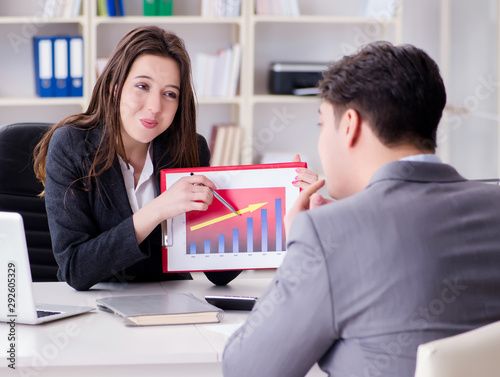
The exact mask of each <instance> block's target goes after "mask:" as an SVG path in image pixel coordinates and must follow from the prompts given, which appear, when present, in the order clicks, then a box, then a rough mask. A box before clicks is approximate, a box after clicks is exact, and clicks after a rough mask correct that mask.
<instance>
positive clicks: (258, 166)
mask: <svg viewBox="0 0 500 377" xmlns="http://www.w3.org/2000/svg"><path fill="white" fill-rule="evenodd" d="M280 168H307V162H280V163H274V164H254V165H228V166H204V167H196V168H177V169H163V170H161V182H160V184H161V192H162V193H163V192H164V191H166V190H167V181H166V179H165V172H175V173H191V172H193V173H195V172H207V171H229V170H251V169H280ZM161 254H162V255H161V259H162V267H163V273H170V272H179V273H181V272H193V271H169V270H168V249H167V248H166V247H164V246H162V252H161ZM261 269H262V270H265V268H261ZM255 270H259V268H255ZM209 271H210V270H209ZM211 271H232V270H211Z"/></svg>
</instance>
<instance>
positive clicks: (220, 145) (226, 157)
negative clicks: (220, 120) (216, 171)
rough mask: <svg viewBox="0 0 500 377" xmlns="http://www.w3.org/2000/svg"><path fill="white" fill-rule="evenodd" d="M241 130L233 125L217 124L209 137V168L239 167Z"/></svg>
mask: <svg viewBox="0 0 500 377" xmlns="http://www.w3.org/2000/svg"><path fill="white" fill-rule="evenodd" d="M242 136H243V128H241V127H239V126H237V125H235V124H219V125H215V126H213V128H212V135H211V137H210V145H209V147H210V153H211V156H212V157H211V158H210V166H227V165H239V164H240V162H241V143H242Z"/></svg>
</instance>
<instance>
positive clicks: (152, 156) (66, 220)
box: [35, 26, 239, 290]
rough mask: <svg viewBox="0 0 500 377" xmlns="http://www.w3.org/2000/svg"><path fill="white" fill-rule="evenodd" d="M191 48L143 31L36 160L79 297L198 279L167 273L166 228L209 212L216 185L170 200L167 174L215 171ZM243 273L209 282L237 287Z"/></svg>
mask: <svg viewBox="0 0 500 377" xmlns="http://www.w3.org/2000/svg"><path fill="white" fill-rule="evenodd" d="M191 83H192V80H191V67H190V59H189V56H188V54H187V51H186V49H185V46H184V43H183V41H182V40H181V39H180V38H179V37H177V36H176V35H175V34H172V33H169V32H166V31H164V30H162V29H160V28H158V27H154V26H146V27H138V28H136V29H134V30H132V31H130V32H129V33H128V34H127V35H125V36H124V37H123V38H122V40H121V41H120V42H119V43H118V45H117V47H116V49H115V51H114V52H113V54H112V56H111V58H110V60H109V62H108V64H107V66H106V68H105V69H104V71H103V72H102V74H101V76H100V77H99V79H98V80H97V83H96V86H95V88H94V91H93V93H92V97H91V100H90V104H89V107H88V109H87V111H86V112H84V113H81V114H76V115H71V116H69V117H67V118H65V119H63V120H61V121H60V122H59V123H57V124H56V125H55V126H54V127H53V128H51V130H50V131H49V132H48V133H47V134H46V135H45V137H44V138H43V139H42V140H41V142H40V143H39V144H38V146H37V148H36V150H35V171H36V173H37V176H38V178H39V179H40V180H41V181H42V182H43V183H44V185H45V191H44V195H45V201H46V208H47V215H48V220H49V227H50V232H51V237H52V244H53V250H54V254H55V258H56V260H57V263H58V265H59V270H58V277H59V279H60V280H63V281H66V282H67V283H68V284H69V285H71V286H72V287H74V288H75V289H77V290H86V289H89V288H90V287H92V286H93V285H94V284H96V283H98V282H102V281H121V282H131V281H157V280H170V279H189V278H190V275H189V274H177V273H163V270H162V258H161V230H160V224H161V222H162V221H163V220H165V219H168V218H172V217H174V216H177V215H179V214H181V213H184V212H188V211H193V210H197V211H203V210H206V209H207V207H208V206H209V205H210V203H211V202H212V193H211V191H210V188H213V187H214V186H213V183H212V182H211V181H210V180H209V179H207V178H206V177H204V176H201V175H196V176H191V177H186V178H184V179H181V180H180V181H179V182H177V183H176V184H175V185H172V187H170V188H169V189H168V190H167V191H165V192H164V193H161V194H160V182H159V179H160V178H159V177H160V175H159V173H160V170H161V169H164V168H177V167H195V166H207V165H208V164H209V158H210V153H209V150H208V146H207V143H206V141H205V139H204V138H203V137H202V136H201V135H198V134H197V133H196V110H195V101H194V94H193V90H192V84H191ZM238 273H239V271H226V272H206V275H207V277H208V278H209V279H210V280H211V281H212V282H213V283H214V284H227V283H228V282H229V281H231V280H232V279H234V278H235V277H236V276H237V275H238Z"/></svg>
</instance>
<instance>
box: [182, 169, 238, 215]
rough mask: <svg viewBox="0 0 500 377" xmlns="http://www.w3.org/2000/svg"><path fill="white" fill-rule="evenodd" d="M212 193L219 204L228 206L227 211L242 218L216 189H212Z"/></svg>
mask: <svg viewBox="0 0 500 377" xmlns="http://www.w3.org/2000/svg"><path fill="white" fill-rule="evenodd" d="M190 175H194V173H191V174H190ZM201 185H202V186H204V185H203V184H201ZM210 191H212V194H213V195H214V196H215V197H216V198H217V200H218V201H219V202H221V203H222V204H224V205H225V206H226V208H227V209H229V210H230V211H231V212H233V213H234V214H235V215H237V216H241V214H240V213H238V211H236V210H235V209H234V208H233V206H232V205H231V204H229V203H228V202H226V200H225V199H224V198H223V197H222V196H220V195H219V193H217V192H216V191H215V190H214V189H212V188H211V189H210Z"/></svg>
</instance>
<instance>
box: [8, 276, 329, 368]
mask: <svg viewBox="0 0 500 377" xmlns="http://www.w3.org/2000/svg"><path fill="white" fill-rule="evenodd" d="M271 276H272V272H270V271H245V272H243V273H242V274H241V275H240V276H239V277H237V278H236V279H235V280H233V281H232V282H231V283H230V284H229V285H228V286H224V287H217V286H214V285H212V283H210V282H209V281H208V279H207V278H206V277H205V276H204V275H203V274H201V273H195V274H193V278H194V280H185V281H170V282H162V283H147V284H125V285H123V284H114V283H101V284H98V285H96V286H95V287H94V288H93V289H91V290H89V291H86V292H77V291H75V290H73V289H72V288H71V287H69V286H68V285H67V284H66V283H34V290H35V297H36V299H37V302H44V303H52V304H57V303H58V304H62V303H64V304H68V305H84V306H94V307H95V300H96V299H97V298H100V297H109V296H114V295H137V294H156V293H165V292H184V293H193V294H194V295H196V296H197V297H199V298H204V297H205V295H206V294H228V295H248V296H260V295H261V294H262V293H263V292H264V290H265V289H266V287H267V285H268V284H269V281H270V278H271ZM246 316H247V312H244V311H241V312H239V311H226V314H225V317H224V319H223V320H222V321H221V323H218V324H204V325H174V326H152V327H127V326H125V325H124V323H123V320H122V319H121V318H120V317H117V316H114V315H112V314H110V313H106V312H102V311H99V310H95V311H92V312H90V313H86V314H83V315H79V316H76V317H72V318H66V319H62V320H58V321H54V322H49V323H46V324H43V325H37V326H31V325H20V324H17V325H16V338H17V344H16V352H17V356H16V371H13V370H11V369H9V368H8V367H7V365H8V363H9V362H8V360H7V357H8V356H7V353H6V350H7V349H8V347H7V343H8V341H7V334H8V325H7V324H5V323H2V324H0V345H1V349H2V350H3V352H2V357H1V359H0V375H2V376H4V375H5V376H17V375H21V376H37V377H38V376H39V377H43V376H50V377H59V376H61V377H63V376H64V377H78V376H86V377H87V376H93V377H99V376H106V377H108V376H113V377H114V376H117V377H128V376H148V377H154V376H183V377H184V376H203V377H211V376H222V368H221V361H222V352H223V350H224V345H225V343H226V341H227V339H228V337H229V335H230V334H231V333H232V332H233V331H234V330H235V329H236V328H237V327H238V326H239V325H241V324H242V323H243V321H244V320H245V318H246ZM312 376H325V374H324V373H323V372H321V371H320V370H319V368H318V367H317V366H315V367H314V368H313V369H312V370H311V371H310V373H309V374H308V377H312Z"/></svg>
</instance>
